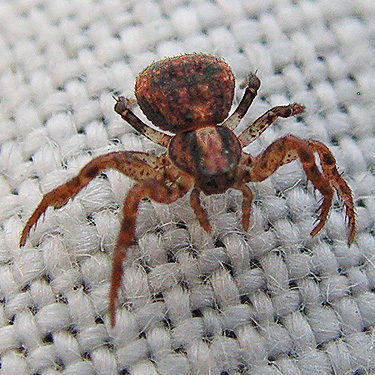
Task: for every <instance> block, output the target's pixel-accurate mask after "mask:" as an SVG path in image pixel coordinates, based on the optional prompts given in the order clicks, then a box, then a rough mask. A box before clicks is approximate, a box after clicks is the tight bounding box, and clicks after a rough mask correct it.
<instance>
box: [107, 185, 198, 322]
mask: <svg viewBox="0 0 375 375" xmlns="http://www.w3.org/2000/svg"><path fill="white" fill-rule="evenodd" d="M166 182H167V181H163V180H155V179H150V180H147V181H144V182H141V183H138V184H136V185H134V186H133V187H132V188H131V189H130V191H129V193H128V195H127V196H126V198H125V201H124V207H123V219H122V222H121V228H120V232H119V235H118V238H117V243H116V246H115V250H114V252H113V260H112V261H113V266H112V277H111V290H110V293H109V314H110V322H111V326H112V327H114V326H115V318H116V299H117V295H118V290H119V288H120V285H121V279H122V275H123V273H124V267H123V261H124V258H125V256H126V252H127V250H128V248H129V247H130V246H131V245H132V244H133V241H134V237H135V230H136V218H137V211H138V206H139V203H140V201H141V199H142V198H145V197H150V198H151V199H153V200H154V201H156V202H158V203H165V204H169V203H173V202H175V201H176V200H177V199H179V198H181V197H182V196H184V195H185V194H186V193H187V191H188V190H189V189H190V187H191V180H190V178H185V179H184V178H182V179H181V180H180V181H179V183H177V182H173V183H170V184H168V185H167V184H166Z"/></svg>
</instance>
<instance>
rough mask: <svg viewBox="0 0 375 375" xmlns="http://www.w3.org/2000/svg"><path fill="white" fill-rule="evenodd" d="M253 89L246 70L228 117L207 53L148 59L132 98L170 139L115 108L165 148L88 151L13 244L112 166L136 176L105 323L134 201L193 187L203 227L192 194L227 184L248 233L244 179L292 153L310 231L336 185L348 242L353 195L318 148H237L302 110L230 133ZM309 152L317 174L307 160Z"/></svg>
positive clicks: (300, 143)
mask: <svg viewBox="0 0 375 375" xmlns="http://www.w3.org/2000/svg"><path fill="white" fill-rule="evenodd" d="M259 86H260V81H259V79H258V77H257V76H256V75H255V74H250V75H249V77H248V80H247V86H246V89H245V93H244V96H243V98H242V100H241V102H240V103H239V105H238V107H237V108H236V110H235V111H234V112H233V114H232V115H231V116H229V117H228V118H227V116H228V113H229V110H230V108H231V105H232V100H233V95H234V76H233V73H232V71H231V69H230V67H229V66H228V65H227V64H226V63H225V62H224V61H223V60H221V59H219V58H217V57H214V56H210V55H206V54H186V55H182V56H177V57H173V58H167V59H164V60H161V61H158V62H155V63H152V64H151V65H149V66H148V67H147V68H146V69H144V70H143V71H142V72H141V73H140V74H139V76H138V78H137V81H136V84H135V95H136V98H137V102H138V104H139V106H140V108H141V109H142V111H143V113H144V114H145V115H146V116H147V118H148V119H149V120H150V121H151V122H152V123H153V124H154V125H156V126H157V127H159V128H160V129H162V130H167V131H170V132H172V133H174V134H175V135H174V136H170V135H167V134H165V133H162V132H160V131H158V130H155V129H153V128H151V127H149V126H148V125H146V124H145V123H144V122H143V121H142V120H140V119H139V118H138V117H137V116H136V115H135V114H134V113H133V112H132V111H131V110H130V108H129V104H128V103H129V102H128V100H127V99H125V98H124V97H122V96H120V97H119V98H118V99H117V102H116V105H115V111H116V112H117V113H118V114H120V115H121V117H122V118H123V119H124V120H125V121H127V122H128V123H129V124H130V125H131V126H133V128H135V129H136V130H137V131H139V132H140V133H141V134H143V135H144V136H146V137H147V138H149V139H150V140H151V141H153V142H155V143H157V144H159V145H161V146H164V147H165V148H166V149H167V151H166V152H165V153H163V154H162V155H160V156H153V155H149V154H147V153H144V152H134V151H119V152H111V153H109V154H106V155H102V156H98V157H96V158H95V159H93V160H92V161H90V162H89V163H88V164H87V165H86V166H84V167H83V168H82V170H81V171H80V172H79V174H78V175H77V176H76V177H74V178H72V179H71V180H70V181H68V182H66V183H65V184H63V185H61V186H59V187H57V188H56V189H54V190H52V191H50V192H49V193H47V194H45V195H44V196H43V199H42V201H41V202H40V204H39V206H38V207H37V208H36V210H35V211H34V213H33V214H32V215H31V217H30V218H29V220H28V221H27V223H26V225H25V228H24V229H23V232H22V235H21V239H20V246H24V244H25V242H26V238H27V236H28V234H29V232H30V229H31V228H32V227H33V226H34V225H35V224H36V223H37V221H38V219H39V218H40V216H41V215H42V214H43V213H44V212H45V211H46V209H47V208H48V207H49V206H53V207H55V208H60V207H62V206H63V205H65V204H66V203H67V201H68V200H69V199H72V198H73V197H74V196H75V195H76V194H77V193H78V192H79V191H80V190H82V189H83V188H84V187H85V186H86V185H87V184H88V183H89V182H90V181H91V180H92V179H94V178H95V177H96V176H98V174H100V173H101V172H102V171H104V170H105V169H109V168H112V169H116V170H117V171H119V172H121V173H123V174H125V175H127V176H129V177H131V178H132V179H134V180H136V181H137V183H136V184H135V185H134V186H133V187H132V188H131V189H130V191H129V192H128V194H127V196H126V198H125V201H124V208H123V219H122V223H121V229H120V233H119V235H118V239H117V243H116V247H115V250H114V253H113V269H112V280H111V289H110V294H109V311H110V321H111V325H112V326H114V324H115V302H116V298H117V293H118V289H119V287H120V283H121V278H122V275H123V260H124V257H125V255H126V251H127V249H128V248H129V247H130V246H131V245H132V244H133V242H134V237H135V229H136V216H137V211H138V206H139V203H140V201H141V200H142V198H144V197H150V198H151V199H153V200H155V201H156V202H160V203H172V202H174V201H176V200H177V199H179V198H181V197H182V196H183V195H185V194H186V193H187V192H188V191H189V190H190V189H191V188H192V191H191V195H190V204H191V206H192V208H193V210H194V212H195V214H196V216H197V218H198V221H199V223H200V225H201V226H202V227H203V228H204V230H205V231H207V232H210V223H209V221H208V218H207V213H206V211H205V210H204V208H203V207H202V206H201V203H200V194H201V192H203V193H205V194H206V195H210V194H220V193H223V192H225V191H226V190H227V189H229V188H234V189H238V190H240V191H242V194H243V201H242V225H243V228H244V230H245V231H247V230H248V228H249V222H250V212H251V203H252V198H253V193H252V191H251V190H250V188H249V187H248V186H247V185H246V183H247V182H250V181H252V182H254V181H263V180H265V179H266V178H267V177H269V176H270V175H272V174H273V173H274V172H275V171H276V170H277V169H278V168H279V167H280V166H282V165H284V164H287V163H290V162H291V161H293V160H296V159H299V160H300V162H301V163H302V167H303V169H304V171H305V173H306V176H307V179H308V180H310V181H311V183H312V184H313V186H314V188H315V189H317V190H319V192H320V193H321V195H322V197H323V198H322V203H321V205H320V207H319V211H320V214H319V216H318V217H317V219H316V222H317V223H316V225H315V227H314V229H313V230H312V231H311V235H313V236H315V235H316V234H317V233H318V232H319V231H320V230H321V229H322V227H323V226H324V224H325V222H326V220H327V216H328V213H329V210H330V207H331V204H332V197H333V192H334V189H335V190H336V191H337V194H338V196H339V197H340V198H342V200H343V202H344V205H345V207H346V216H347V218H348V226H349V236H348V244H349V245H350V244H351V243H352V242H353V239H354V234H355V227H356V222H355V212H354V204H353V198H352V192H351V190H350V188H349V186H348V185H347V183H346V182H345V180H344V179H343V178H342V177H341V175H340V174H339V173H338V171H337V169H336V160H335V158H334V156H333V155H332V153H331V152H330V150H329V149H328V148H327V147H326V146H325V145H324V144H322V143H321V142H319V141H315V140H313V139H307V140H303V139H300V138H297V137H295V136H293V135H286V136H285V137H282V138H280V139H278V140H276V141H275V142H273V143H272V144H271V145H270V146H268V148H267V149H266V150H265V151H264V152H262V153H261V154H260V155H258V156H255V157H253V156H251V155H249V154H247V153H245V152H243V151H242V148H244V147H245V146H247V145H248V144H249V143H250V142H252V141H254V140H255V139H256V138H258V137H259V136H260V135H261V134H262V133H263V132H264V130H266V129H267V127H268V126H269V125H271V124H272V123H273V122H274V121H275V120H276V119H277V118H278V117H290V116H294V115H296V114H299V113H301V112H303V111H304V107H303V106H302V105H300V104H297V103H292V104H289V105H286V106H277V107H274V108H271V109H270V110H268V111H267V112H266V113H265V114H263V115H262V116H261V117H259V118H258V119H257V120H256V121H255V122H254V123H253V124H251V125H250V126H249V127H248V128H246V129H245V130H244V131H243V132H242V133H241V134H240V135H239V136H236V135H235V134H234V133H233V129H234V128H235V127H236V126H237V125H238V123H239V122H240V121H241V119H242V118H243V116H244V115H245V113H246V112H247V110H248V108H249V107H250V104H251V103H252V101H253V100H254V98H255V96H256V95H257V91H258V89H259ZM226 118H227V119H226ZM225 119H226V120H225ZM218 124H219V125H218ZM315 152H316V153H317V154H318V156H319V159H320V163H321V170H319V168H318V167H317V165H316V163H315V157H314V153H315Z"/></svg>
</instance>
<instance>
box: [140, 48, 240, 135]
mask: <svg viewBox="0 0 375 375" xmlns="http://www.w3.org/2000/svg"><path fill="white" fill-rule="evenodd" d="M233 95H234V76H233V73H232V71H231V69H230V67H229V66H228V65H227V64H226V63H225V62H224V61H223V60H222V59H219V58H217V57H215V56H211V55H206V54H187V55H182V56H177V57H172V58H168V59H165V60H161V61H157V62H154V63H153V64H151V65H149V66H148V67H147V68H146V69H144V70H143V71H142V72H141V73H140V74H139V76H138V78H137V81H136V84H135V96H136V97H137V102H138V105H139V106H140V108H141V109H142V112H143V113H144V114H145V115H146V116H147V118H148V119H149V120H150V121H151V122H152V123H153V124H154V125H156V126H158V127H159V128H161V129H163V130H169V131H171V132H173V133H178V132H180V131H186V130H188V129H194V128H198V127H201V126H206V125H209V124H219V123H221V122H223V121H224V120H225V119H226V117H227V116H228V113H229V110H230V108H231V105H232V100H233Z"/></svg>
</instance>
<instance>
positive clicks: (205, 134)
mask: <svg viewBox="0 0 375 375" xmlns="http://www.w3.org/2000/svg"><path fill="white" fill-rule="evenodd" d="M169 156H170V158H171V160H172V161H173V162H174V163H175V164H176V165H177V167H179V168H180V169H182V170H183V171H184V172H186V173H188V174H190V175H191V176H193V177H194V178H195V180H196V185H197V186H198V187H199V188H200V189H201V190H202V191H203V192H204V193H205V194H208V195H209V194H219V193H223V192H225V191H226V190H227V189H229V188H230V187H232V186H233V185H234V183H235V182H236V172H237V166H238V163H239V160H240V157H241V146H240V143H239V141H238V140H237V138H236V136H235V135H234V133H233V132H232V131H231V130H229V129H228V128H226V127H223V126H207V127H203V128H200V129H196V130H191V131H187V132H184V133H179V134H177V135H176V136H174V137H173V138H172V140H171V143H170V145H169Z"/></svg>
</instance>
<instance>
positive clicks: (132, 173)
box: [19, 151, 160, 247]
mask: <svg viewBox="0 0 375 375" xmlns="http://www.w3.org/2000/svg"><path fill="white" fill-rule="evenodd" d="M157 164H158V158H156V157H154V156H150V155H148V154H146V153H142V152H132V151H120V152H111V153H108V154H106V155H101V156H98V157H96V158H95V159H93V160H91V161H90V162H89V163H88V164H86V165H85V166H84V167H83V168H82V169H81V171H80V172H79V173H78V175H77V176H76V177H73V178H72V179H71V180H69V181H68V182H66V183H65V184H63V185H60V186H58V187H57V188H55V189H53V190H52V191H50V192H49V193H47V194H45V195H44V196H43V198H42V201H41V202H40V203H39V205H38V207H37V208H36V209H35V211H34V213H33V214H32V215H31V217H30V218H29V219H28V221H27V222H26V224H25V227H24V229H23V231H22V234H21V239H20V243H19V245H20V247H22V246H24V245H25V242H26V238H27V236H28V234H29V232H30V230H31V228H32V227H33V226H34V225H35V224H36V223H37V221H38V220H39V218H40V216H41V215H42V214H43V213H44V212H45V211H46V210H47V208H48V207H49V206H52V207H55V208H60V207H62V206H64V205H65V204H66V203H67V202H68V200H69V199H72V198H74V196H75V195H76V194H77V193H78V192H79V191H80V190H82V189H83V188H84V187H85V186H86V185H87V184H88V183H89V182H90V181H91V180H93V179H94V178H95V177H96V176H98V175H99V174H100V173H101V172H102V171H104V170H105V169H116V170H118V171H119V172H121V173H123V174H125V175H127V176H129V177H131V178H133V179H135V180H137V181H142V180H145V179H146V178H152V177H159V175H160V172H158V169H157Z"/></svg>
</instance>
